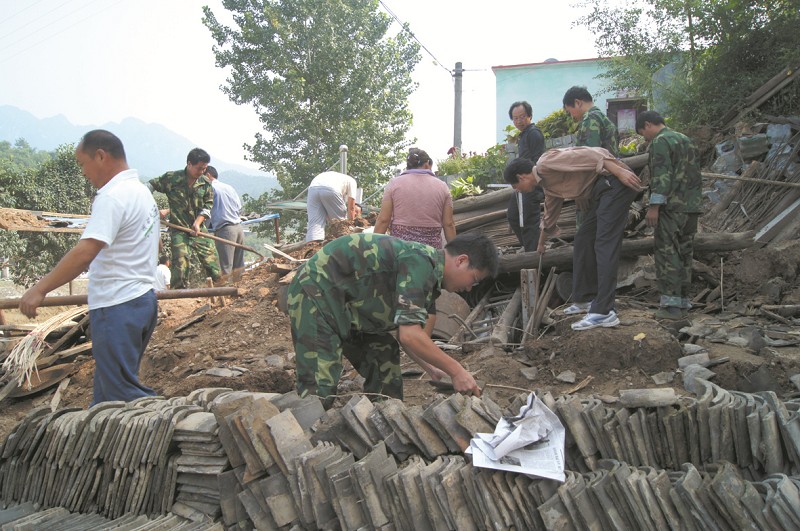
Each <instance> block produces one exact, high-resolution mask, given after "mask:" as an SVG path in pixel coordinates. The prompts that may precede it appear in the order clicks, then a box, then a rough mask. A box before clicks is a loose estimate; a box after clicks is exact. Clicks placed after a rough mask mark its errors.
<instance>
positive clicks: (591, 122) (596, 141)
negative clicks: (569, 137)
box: [575, 106, 619, 157]
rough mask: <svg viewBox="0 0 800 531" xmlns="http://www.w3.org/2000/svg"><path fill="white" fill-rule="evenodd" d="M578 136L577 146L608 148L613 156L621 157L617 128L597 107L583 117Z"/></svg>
mask: <svg viewBox="0 0 800 531" xmlns="http://www.w3.org/2000/svg"><path fill="white" fill-rule="evenodd" d="M576 135H577V137H578V139H577V141H576V143H575V145H576V146H589V147H601V148H606V149H607V150H609V151H610V152H611V154H612V155H614V156H615V157H619V133H618V132H617V126H616V125H614V124H613V123H612V122H611V120H609V119H608V116H606V115H605V114H603V112H602V111H601V110H600V109H598V108H597V106H594V107H592V108H591V109H589V110H588V111H586V113H585V114H584V115H583V118H582V119H581V123H579V124H578V131H577V133H576Z"/></svg>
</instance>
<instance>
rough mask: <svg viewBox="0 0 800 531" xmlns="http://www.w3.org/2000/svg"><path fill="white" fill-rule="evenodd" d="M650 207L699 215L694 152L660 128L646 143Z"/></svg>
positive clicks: (686, 142)
mask: <svg viewBox="0 0 800 531" xmlns="http://www.w3.org/2000/svg"><path fill="white" fill-rule="evenodd" d="M649 152H650V204H651V205H666V207H665V208H666V209H667V210H671V211H673V212H701V209H700V202H701V200H702V194H703V182H702V177H701V175H700V165H699V161H698V154H697V148H695V146H694V144H693V143H692V141H691V140H690V139H689V137H687V136H686V135H683V134H681V133H679V132H677V131H673V130H672V129H670V128H669V127H664V128H663V129H661V131H659V132H658V134H656V136H655V138H653V141H652V142H650V148H649Z"/></svg>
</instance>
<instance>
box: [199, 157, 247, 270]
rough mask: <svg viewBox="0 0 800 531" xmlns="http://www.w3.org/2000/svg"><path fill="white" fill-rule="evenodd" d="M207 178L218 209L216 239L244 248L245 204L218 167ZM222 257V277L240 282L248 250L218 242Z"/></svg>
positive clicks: (213, 222)
mask: <svg viewBox="0 0 800 531" xmlns="http://www.w3.org/2000/svg"><path fill="white" fill-rule="evenodd" d="M206 175H207V176H208V178H209V179H210V180H211V186H212V188H214V206H212V207H211V229H212V230H213V231H214V234H215V235H216V236H219V237H220V238H223V239H226V240H228V241H232V242H235V243H239V244H242V245H244V229H243V228H242V219H241V218H240V217H239V213H240V212H241V210H242V200H241V199H239V194H237V193H236V190H235V189H234V188H233V186H231V185H229V184H225V183H223V182H220V180H219V176H218V175H219V174H218V173H217V169H216V168H214V166H209V167H208V169H207V170H206ZM214 243H215V244H216V246H217V254H218V255H219V265H220V268H221V269H222V276H223V278H224V279H225V280H226V281H227V280H228V279H230V280H232V281H233V282H238V281H239V280H240V279H241V278H242V272H243V271H244V250H243V249H242V248H241V247H234V246H233V245H229V244H227V243H222V242H220V241H214Z"/></svg>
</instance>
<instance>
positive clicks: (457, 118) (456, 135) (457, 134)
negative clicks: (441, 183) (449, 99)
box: [453, 62, 464, 153]
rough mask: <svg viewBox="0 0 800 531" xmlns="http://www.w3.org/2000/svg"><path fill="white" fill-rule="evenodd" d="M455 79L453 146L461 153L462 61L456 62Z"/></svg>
mask: <svg viewBox="0 0 800 531" xmlns="http://www.w3.org/2000/svg"><path fill="white" fill-rule="evenodd" d="M453 78H454V79H455V90H456V94H455V96H456V97H455V107H454V109H453V146H455V148H456V149H457V150H458V152H459V153H461V93H462V89H461V82H462V80H463V78H464V69H463V68H462V66H461V63H460V62H458V63H456V69H455V71H454V72H453Z"/></svg>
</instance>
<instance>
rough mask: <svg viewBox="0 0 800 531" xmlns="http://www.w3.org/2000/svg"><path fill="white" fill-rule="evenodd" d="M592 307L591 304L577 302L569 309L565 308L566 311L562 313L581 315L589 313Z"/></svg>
mask: <svg viewBox="0 0 800 531" xmlns="http://www.w3.org/2000/svg"><path fill="white" fill-rule="evenodd" d="M591 306H592V303H591V302H576V303H574V304H573V305H572V306H570V307H569V308H564V310H563V311H562V312H561V313H563V314H564V315H578V314H579V313H586V312H588V311H589V308H591Z"/></svg>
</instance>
